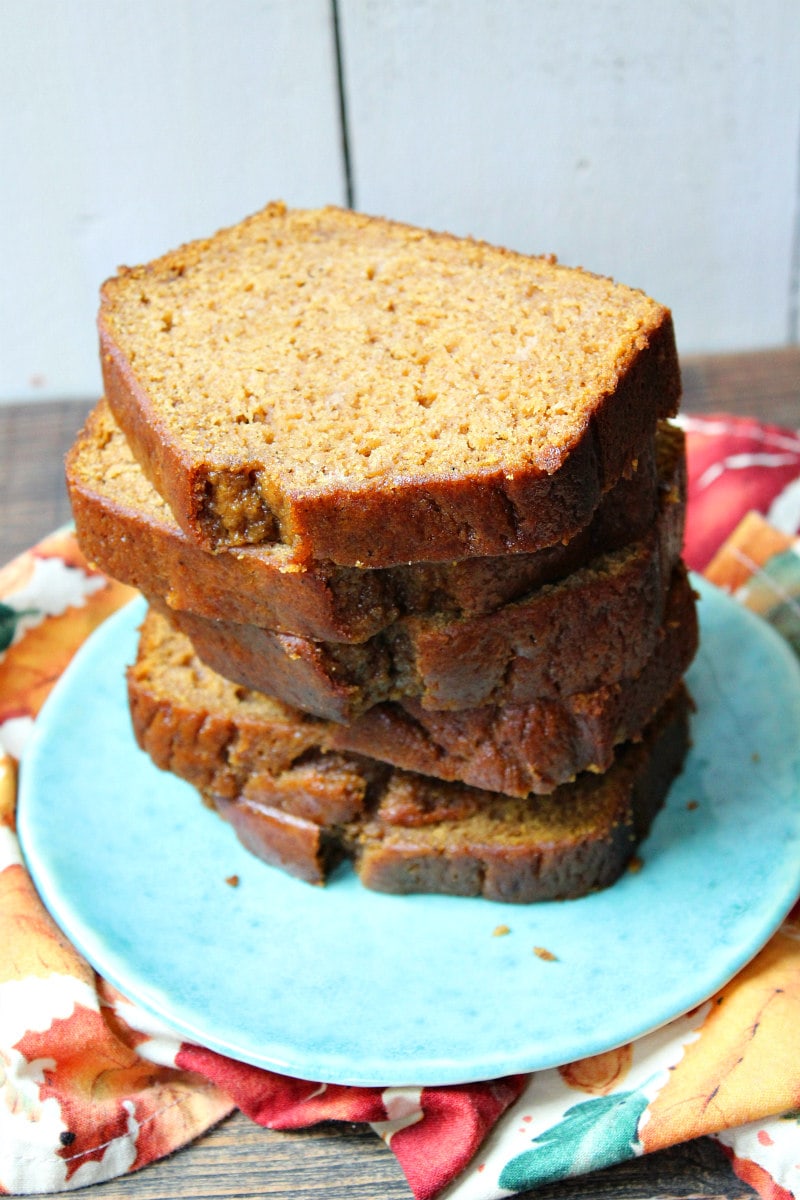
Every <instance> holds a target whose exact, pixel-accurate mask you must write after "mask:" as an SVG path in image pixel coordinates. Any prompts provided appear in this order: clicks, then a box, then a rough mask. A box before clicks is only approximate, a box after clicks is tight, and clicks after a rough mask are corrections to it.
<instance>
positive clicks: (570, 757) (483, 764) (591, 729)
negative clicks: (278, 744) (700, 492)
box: [326, 588, 698, 796]
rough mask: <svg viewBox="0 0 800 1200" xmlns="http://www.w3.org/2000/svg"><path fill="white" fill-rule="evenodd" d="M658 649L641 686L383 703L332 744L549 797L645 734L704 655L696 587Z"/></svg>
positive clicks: (675, 612) (670, 616)
mask: <svg viewBox="0 0 800 1200" xmlns="http://www.w3.org/2000/svg"><path fill="white" fill-rule="evenodd" d="M671 599H672V600H673V601H674V603H671V605H670V608H669V609H668V612H667V618H666V621H665V623H664V625H663V626H662V630H661V634H660V636H659V640H658V643H657V645H656V648H655V651H654V652H653V654H652V655H651V657H650V659H649V660H648V662H647V663H646V665H645V666H644V668H643V669H642V670H641V671H640V672H639V674H638V675H636V676H635V677H633V678H632V679H626V680H621V681H620V682H618V683H615V684H611V685H607V686H604V687H600V688H598V689H597V690H596V691H593V692H583V693H578V694H575V695H572V696H567V697H560V698H559V699H557V700H541V701H534V702H532V703H529V704H506V705H503V706H498V707H491V706H487V707H483V708H473V709H466V710H464V711H462V712H444V713H442V712H432V711H430V710H427V709H423V708H422V707H421V705H420V704H419V703H417V702H415V701H413V700H404V701H402V702H394V703H387V704H377V705H375V706H374V707H373V708H371V709H368V710H367V711H366V712H365V713H363V714H362V715H361V716H360V717H358V718H356V719H355V720H354V721H352V722H351V723H350V724H348V725H339V724H337V725H333V724H329V725H328V727H327V728H328V730H329V732H328V734H327V738H326V744H327V745H328V746H331V747H336V748H338V749H343V750H349V751H355V752H356V753H360V754H367V755H370V756H371V757H373V758H377V759H380V760H382V761H385V762H389V763H391V764H392V765H393V766H396V767H401V768H403V769H405V770H411V771H416V772H419V773H421V774H424V775H431V776H433V777H435V778H438V779H446V780H458V781H460V782H463V783H469V784H471V785H472V786H473V787H478V788H485V789H486V790H487V791H497V792H502V793H504V794H506V795H511V796H527V795H530V794H537V795H545V794H547V793H548V792H551V791H553V790H554V789H555V788H556V787H558V786H560V785H561V784H562V783H565V782H567V781H568V780H570V779H572V778H574V776H575V775H576V774H577V773H578V772H580V771H585V770H593V771H604V770H606V768H607V767H608V766H609V764H610V763H611V761H612V759H613V755H614V747H615V746H617V745H619V744H620V743H621V742H625V741H628V740H630V739H631V738H635V737H637V736H638V735H639V733H640V731H641V730H642V729H643V728H644V727H645V725H647V723H648V722H649V721H650V720H651V719H652V718H653V716H654V714H655V713H656V712H657V711H658V709H659V708H660V707H661V705H662V704H663V703H664V702H665V701H666V699H667V697H668V696H669V695H670V694H671V693H672V692H673V691H674V690H675V688H676V687H677V686H678V684H679V682H680V680H681V679H682V677H683V675H684V673H685V672H686V670H687V669H688V667H689V665H690V663H691V661H692V659H693V657H694V654H695V652H696V649H697V641H698V629H697V617H696V612H695V606H694V599H693V594H692V592H691V589H689V588H680V589H678V590H676V591H674V592H673V596H672V598H671Z"/></svg>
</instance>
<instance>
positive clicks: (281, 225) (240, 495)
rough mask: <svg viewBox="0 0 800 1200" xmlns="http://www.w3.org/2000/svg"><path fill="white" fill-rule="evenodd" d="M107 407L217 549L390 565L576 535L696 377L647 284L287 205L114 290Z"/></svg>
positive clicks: (163, 487) (107, 309)
mask: <svg viewBox="0 0 800 1200" xmlns="http://www.w3.org/2000/svg"><path fill="white" fill-rule="evenodd" d="M99 334H100V343H101V360H102V368H103V377H104V383H105V389H106V395H107V397H108V400H109V403H110V405H111V408H112V409H113V411H114V413H115V416H116V418H117V420H118V421H119V424H120V426H121V428H122V430H123V432H124V433H125V435H126V437H127V438H128V440H129V442H130V444H131V446H132V448H133V450H134V453H135V454H136V457H137V458H138V459H139V461H140V462H141V464H142V466H143V467H144V469H145V471H146V473H147V474H148V476H149V477H150V479H151V480H152V482H153V483H154V485H155V487H156V488H157V490H158V492H159V493H160V494H161V496H162V497H163V498H164V499H165V500H166V502H167V503H168V505H169V506H170V508H171V510H172V512H173V514H174V516H175V518H176V520H177V521H178V523H179V524H180V525H181V527H182V528H183V529H184V530H185V531H186V532H187V534H189V535H190V536H192V537H193V538H195V539H196V540H197V541H198V542H199V543H200V544H202V545H204V546H206V547H208V548H216V547H219V546H225V545H227V546H231V545H248V544H263V543H274V542H279V543H283V544H285V545H286V546H287V547H288V548H289V553H290V555H291V557H292V559H293V560H294V561H297V562H303V561H307V560H308V559H310V558H314V559H317V560H325V561H328V560H329V561H332V562H336V563H340V564H344V565H356V566H363V565H366V566H374V567H377V566H387V565H390V564H394V563H401V562H411V561H420V560H423V561H444V560H447V559H460V558H465V557H472V556H483V555H499V554H504V553H509V552H519V551H534V550H538V549H540V548H541V547H543V546H549V545H553V544H555V543H556V542H559V541H562V540H567V539H569V538H570V537H572V536H573V535H574V534H575V533H576V532H577V531H578V530H580V529H582V528H583V527H584V526H585V525H586V524H587V523H588V522H589V521H590V519H591V517H592V514H593V513H594V511H595V510H596V508H597V505H598V503H599V501H600V498H601V496H602V495H603V493H604V492H605V491H607V490H608V488H609V487H611V486H613V484H614V483H616V481H617V480H618V479H619V478H620V477H621V476H622V475H624V474H625V473H626V472H628V471H629V470H630V469H631V464H632V462H633V460H634V459H635V458H636V457H637V455H638V454H639V453H641V452H642V451H643V449H644V447H645V446H646V445H647V444H648V442H649V440H650V439H651V437H652V433H653V430H654V427H655V423H656V420H657V419H658V418H660V417H666V416H670V415H673V414H674V413H675V411H676V409H677V405H678V400H679V395H680V377H679V368H678V361H677V353H676V348H675V341H674V334H673V327H672V320H671V316H670V313H669V311H668V310H667V309H666V308H664V307H663V306H662V305H659V304H657V303H656V302H655V301H653V300H651V299H649V298H648V297H647V296H645V295H644V294H643V293H642V292H639V291H636V290H634V289H631V288H628V287H625V286H623V285H621V284H618V283H615V282H613V281H612V280H609V279H604V278H601V277H598V276H596V275H591V274H589V273H588V272H586V271H583V270H579V269H572V268H567V267H564V266H560V265H559V264H557V263H556V262H555V261H554V260H553V259H552V258H551V257H550V258H548V257H543V258H532V257H527V256H525V255H521V254H515V253H511V252H509V251H507V250H503V249H500V248H497V247H492V246H488V245H486V244H484V243H480V242H476V241H472V240H470V239H467V238H456V237H452V236H450V235H447V234H437V233H431V232H427V231H425V230H421V229H415V228H411V227H409V226H405V225H401V224H398V223H395V222H390V221H387V220H383V219H380V218H373V217H368V216H364V215H361V214H357V213H353V212H349V211H344V210H341V209H335V208H325V209H321V210H313V211H293V210H288V209H287V208H286V207H285V206H284V205H282V204H271V205H269V206H268V207H267V208H266V209H264V210H263V211H262V212H260V213H257V214H255V215H254V216H252V217H250V218H248V219H246V220H244V221H242V222H241V223H240V224H238V225H236V226H234V227H232V228H228V229H224V230H221V231H220V232H218V233H217V234H215V235H214V236H213V237H210V238H207V239H205V240H201V241H196V242H192V243H190V244H188V245H186V246H183V247H181V248H180V249H178V250H175V251H173V252H172V253H170V254H166V255H164V256H163V257H162V258H160V259H157V260H155V261H154V262H151V263H149V264H147V265H145V266H139V267H133V268H121V269H120V271H119V273H118V274H117V276H116V277H115V278H113V279H110V280H108V281H107V282H106V283H105V284H104V286H103V289H102V294H101V306H100V313H99Z"/></svg>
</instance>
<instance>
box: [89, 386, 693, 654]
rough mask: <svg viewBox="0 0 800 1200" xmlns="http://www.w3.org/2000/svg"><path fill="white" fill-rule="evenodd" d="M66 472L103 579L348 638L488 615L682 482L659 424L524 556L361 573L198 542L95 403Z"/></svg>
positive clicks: (642, 527) (677, 445)
mask: <svg viewBox="0 0 800 1200" xmlns="http://www.w3.org/2000/svg"><path fill="white" fill-rule="evenodd" d="M66 478H67V486H68V490H69V496H70V502H71V504H72V511H73V515H74V518H75V524H76V530H77V534H78V538H79V541H80V544H81V547H82V549H83V551H84V553H85V554H86V556H87V558H89V560H90V561H93V562H95V563H97V565H98V566H99V567H100V568H101V569H102V570H103V571H105V572H106V573H107V574H108V575H111V576H112V577H113V578H115V579H120V580H122V581H123V582H125V583H128V584H130V585H131V586H132V587H136V588H139V589H140V590H142V591H146V592H147V593H148V594H150V595H151V596H158V597H161V598H162V599H163V600H164V601H165V602H166V603H167V604H168V605H169V606H170V608H172V609H175V610H179V611H180V610H186V611H189V612H192V613H195V614H197V615H198V616H204V617H209V618H211V619H219V618H222V617H224V618H225V619H227V620H230V621H235V622H238V623H239V624H252V625H257V626H260V627H262V628H266V629H271V630H274V631H275V632H277V633H289V634H295V635H297V636H298V637H306V638H311V639H314V640H317V641H334V642H355V643H358V642H364V641H366V640H367V639H368V638H370V637H374V636H375V635H376V634H378V633H379V632H380V631H381V630H382V629H385V628H386V627H387V626H388V625H390V624H392V622H394V621H396V620H397V619H398V618H400V617H402V616H404V615H410V616H414V615H425V614H427V613H431V612H435V611H439V612H445V613H448V614H450V615H451V616H452V617H454V618H456V617H463V618H464V619H470V618H472V617H479V616H481V615H484V614H486V613H490V612H493V611H495V610H496V609H498V608H500V607H501V606H502V605H504V604H508V603H511V602H513V601H515V600H517V599H519V598H521V597H522V596H524V595H526V594H527V593H528V592H529V591H531V590H532V589H533V588H536V587H540V586H542V585H543V584H547V583H553V582H555V581H557V580H559V579H562V578H564V577H565V576H566V575H567V574H569V573H570V572H571V571H572V570H575V569H577V568H578V567H580V566H582V565H584V563H586V562H587V561H588V560H589V559H590V558H593V557H595V556H596V555H598V554H602V553H605V552H610V551H614V550H617V549H619V548H620V547H621V546H623V545H627V544H628V543H629V542H631V541H635V540H636V539H637V538H639V537H641V536H643V535H644V534H645V532H646V530H647V529H648V528H649V527H650V525H651V524H652V522H653V521H654V520H655V519H656V515H657V508H658V505H659V502H660V500H663V496H664V493H665V492H667V493H670V494H672V495H673V496H674V497H677V498H682V497H683V496H685V487H686V481H685V461H684V438H683V434H682V432H681V430H680V429H678V428H677V427H674V426H669V425H667V424H662V425H661V426H660V427H659V430H658V433H657V437H656V441H655V446H648V447H647V450H646V451H645V452H643V454H642V455H641V456H640V458H639V459H638V462H637V464H636V469H635V471H633V472H632V474H631V475H630V477H628V478H625V477H623V478H622V479H620V480H619V482H618V483H617V484H616V485H615V486H614V488H612V489H610V490H609V491H608V492H607V493H606V495H605V496H604V497H603V500H602V502H601V504H600V507H599V508H598V510H597V512H596V514H595V516H594V519H593V521H592V522H591V523H590V525H588V526H586V527H585V528H584V529H582V530H581V531H580V532H579V533H578V534H577V535H576V536H575V537H574V538H572V539H571V540H570V541H569V542H567V543H562V542H559V543H558V544H557V545H555V546H552V547H548V548H546V549H544V550H542V551H539V552H538V553H533V554H523V553H520V554H511V555H505V556H502V557H499V558H498V557H492V558H486V557H476V558H471V559H460V560H457V561H453V562H442V563H411V564H402V565H400V566H395V567H388V568H385V569H383V570H362V569H359V568H355V567H338V566H336V565H335V564H332V563H325V562H312V563H308V564H306V565H305V567H304V568H300V569H298V568H297V566H296V565H295V564H292V563H291V562H290V561H289V556H288V555H287V554H286V552H285V551H286V548H285V547H242V548H239V549H236V550H220V551H219V552H218V553H215V554H213V555H212V554H210V553H208V552H207V551H204V550H203V549H201V548H200V547H199V546H197V545H196V544H195V543H194V542H192V541H191V540H190V539H188V538H187V537H186V536H185V534H183V532H182V531H181V530H180V527H179V526H178V525H177V523H176V522H175V520H174V518H173V517H172V514H171V513H170V511H169V509H168V508H167V506H166V505H165V504H164V502H163V501H162V500H161V498H160V497H159V496H158V494H157V492H156V491H155V490H154V489H153V487H152V485H150V484H149V482H148V481H147V480H146V478H145V476H144V475H143V473H142V471H141V468H140V467H139V465H138V463H137V461H136V459H135V458H134V457H133V455H132V454H131V452H130V449H129V447H128V445H127V443H126V442H125V439H124V437H123V435H122V433H121V432H120V430H119V427H118V426H117V425H116V423H115V422H114V419H113V416H112V415H111V413H110V411H109V409H108V406H107V405H106V404H105V403H104V402H102V403H101V404H99V405H98V406H97V408H96V409H95V410H93V412H92V413H91V414H90V416H89V418H88V419H87V422H86V424H85V426H84V428H83V430H82V431H81V433H80V435H79V437H78V438H77V439H76V441H75V443H74V444H73V446H72V448H71V449H70V451H69V453H68V455H67V460H66Z"/></svg>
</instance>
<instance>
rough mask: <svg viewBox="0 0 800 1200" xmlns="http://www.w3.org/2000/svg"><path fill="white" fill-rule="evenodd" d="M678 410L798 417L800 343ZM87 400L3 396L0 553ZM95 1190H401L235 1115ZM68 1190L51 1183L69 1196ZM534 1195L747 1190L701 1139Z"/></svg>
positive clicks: (332, 1152)
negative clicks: (29, 400) (21, 401)
mask: <svg viewBox="0 0 800 1200" xmlns="http://www.w3.org/2000/svg"><path fill="white" fill-rule="evenodd" d="M683 375H684V389H685V397H684V409H685V411H687V412H699V413H709V412H719V411H725V412H733V413H737V414H739V415H742V416H760V417H761V418H762V419H765V420H770V421H773V422H775V423H778V424H782V425H787V426H789V427H792V428H794V427H797V426H798V425H800V348H798V347H793V348H789V349H785V350H776V351H768V352H762V353H748V354H735V355H725V356H702V357H700V356H698V357H692V358H686V359H684V361H683ZM90 406H91V402H90V401H86V402H80V401H70V402H63V403H57V402H56V403H37V404H29V405H8V406H5V407H3V406H0V512H2V521H1V522H0V562H5V561H6V560H7V559H8V558H10V557H11V556H12V555H13V554H14V553H16V552H17V551H19V550H22V549H24V548H25V547H27V546H29V545H31V544H32V543H33V542H35V541H36V540H37V539H38V538H40V537H42V536H44V535H45V534H46V533H48V532H50V531H51V530H52V529H54V528H56V527H58V526H59V525H60V524H62V523H63V522H64V521H65V520H67V519H68V516H69V510H68V504H67V499H66V492H65V489H64V484H63V470H62V460H63V456H64V453H65V452H66V449H67V447H68V446H69V444H70V442H71V440H72V438H73V436H74V434H75V432H76V431H77V429H78V428H79V426H80V424H81V422H82V420H83V417H84V415H85V413H86V412H87V411H88V409H89V407H90ZM87 1194H89V1195H91V1196H92V1197H95V1196H96V1197H98V1200H100V1198H101V1197H102V1200H162V1198H163V1197H166V1196H171V1197H181V1198H185V1200H222V1198H223V1197H241V1198H242V1200H251V1198H253V1200H255V1197H257V1196H258V1197H260V1196H270V1197H273V1200H289V1197H292V1198H297V1197H308V1198H309V1200H322V1198H325V1200H330V1198H333V1197H336V1198H337V1200H338V1198H340V1197H345V1196H347V1197H355V1198H358V1197H364V1198H365V1200H366V1198H367V1197H369V1198H370V1200H400V1198H401V1197H405V1198H406V1200H407V1198H408V1196H409V1195H410V1191H409V1188H408V1186H407V1184H406V1182H405V1179H404V1177H403V1174H402V1172H401V1170H400V1168H399V1166H398V1164H397V1162H396V1160H395V1158H394V1156H393V1154H392V1153H391V1151H390V1150H389V1149H388V1148H387V1147H386V1146H385V1145H384V1144H383V1142H381V1141H380V1139H379V1138H378V1137H376V1136H375V1135H374V1134H373V1133H372V1132H371V1131H370V1130H367V1129H363V1128H360V1127H357V1126H352V1125H335V1126H334V1125H325V1126H321V1127H318V1128H316V1129H312V1130H304V1131H301V1132H299V1133H291V1134H282V1133H275V1132H273V1131H271V1130H266V1129H261V1128H259V1127H258V1126H256V1125H254V1124H253V1123H252V1122H250V1121H249V1120H247V1119H246V1118H245V1117H243V1116H242V1115H241V1114H238V1113H237V1114H235V1115H234V1116H233V1117H231V1118H229V1119H228V1120H227V1121H224V1122H222V1124H221V1125H219V1126H217V1128H215V1129H213V1130H211V1131H210V1132H209V1133H208V1134H206V1135H205V1136H204V1137H202V1138H200V1139H199V1140H198V1141H197V1142H195V1143H194V1144H193V1145H192V1146H190V1147H188V1148H187V1149H185V1150H183V1151H181V1152H179V1153H177V1154H175V1155H173V1156H172V1157H170V1158H169V1159H165V1160H163V1161H161V1162H158V1163H154V1164H152V1165H151V1166H150V1167H147V1168H146V1169H145V1170H143V1171H141V1172H139V1173H137V1174H135V1175H131V1176H127V1177H124V1178H122V1179H118V1180H111V1181H110V1182H109V1183H105V1184H99V1185H96V1186H95V1187H93V1188H92V1189H91V1191H90V1192H89V1193H87ZM68 1195H69V1196H74V1195H75V1193H74V1192H64V1193H58V1196H61V1197H63V1198H64V1200H66V1197H67V1196H68ZM533 1195H535V1196H536V1197H538V1198H539V1200H590V1198H592V1200H595V1198H597V1200H601V1198H608V1200H670V1198H677V1197H682V1198H685V1200H690V1198H694V1200H744V1198H745V1197H753V1196H755V1192H753V1191H752V1190H751V1189H750V1188H749V1187H747V1185H745V1184H743V1183H742V1182H741V1181H740V1180H738V1179H737V1178H736V1177H735V1175H734V1174H733V1172H732V1171H731V1169H730V1166H729V1164H728V1162H727V1159H726V1158H725V1156H724V1155H723V1153H722V1151H721V1150H720V1149H719V1147H718V1146H716V1145H715V1144H714V1143H712V1142H711V1141H709V1140H708V1139H701V1140H699V1141H696V1142H692V1143H689V1144H687V1145H685V1146H680V1147H676V1148H674V1149H671V1150H667V1151H663V1152H661V1153H659V1154H653V1155H649V1156H647V1157H645V1158H642V1159H635V1160H632V1161H630V1162H627V1163H622V1164H620V1165H619V1166H617V1167H613V1168H611V1169H609V1170H607V1171H603V1172H599V1173H595V1174H593V1175H587V1176H583V1177H579V1178H577V1179H575V1180H572V1181H567V1182H563V1183H560V1184H558V1185H554V1186H552V1187H546V1188H543V1189H541V1190H539V1191H537V1192H536V1193H531V1196H533Z"/></svg>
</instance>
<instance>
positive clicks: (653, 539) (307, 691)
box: [146, 489, 688, 721]
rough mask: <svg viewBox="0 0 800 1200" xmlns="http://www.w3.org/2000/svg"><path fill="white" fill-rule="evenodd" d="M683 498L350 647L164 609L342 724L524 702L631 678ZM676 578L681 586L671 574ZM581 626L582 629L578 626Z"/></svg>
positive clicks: (217, 665) (289, 697)
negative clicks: (505, 589) (545, 581)
mask: <svg viewBox="0 0 800 1200" xmlns="http://www.w3.org/2000/svg"><path fill="white" fill-rule="evenodd" d="M683 518H684V504H683V503H682V501H681V500H679V499H677V498H676V497H675V492H674V490H672V489H670V490H669V491H667V492H665V493H664V497H663V504H662V511H661V513H660V516H659V520H658V521H657V522H655V523H654V525H653V527H652V529H651V530H650V531H649V534H648V536H647V537H645V538H642V539H641V540H640V541H638V542H635V543H633V545H629V546H626V547H624V548H623V549H622V550H619V551H616V552H614V553H609V554H605V555H601V556H600V557H599V558H597V559H595V560H593V561H591V562H589V563H587V564H586V566H584V567H582V568H580V569H578V570H576V571H574V572H573V573H572V574H570V575H569V576H568V577H567V578H566V579H563V580H560V581H559V582H558V583H554V584H549V585H546V586H544V587H542V588H539V589H537V590H536V591H533V592H531V593H530V594H529V595H527V596H526V597H524V598H522V599H520V600H516V601H515V602H514V603H512V604H507V605H503V606H501V607H500V608H498V609H496V610H495V611H494V612H492V613H489V614H487V615H485V616H481V617H473V618H471V619H464V618H457V617H456V618H453V617H451V616H450V615H449V614H447V613H439V614H434V615H431V616H426V617H406V618H402V619H400V620H398V621H397V622H395V623H394V624H392V625H389V626H388V627H387V628H386V629H385V630H384V631H383V632H382V633H381V634H379V635H378V636H376V637H374V638H370V639H369V640H368V641H367V642H364V643H362V644H360V645H357V646H352V645H344V644H340V643H336V642H316V641H310V640H308V639H305V638H299V637H295V636H292V635H289V634H283V633H275V632H273V631H272V630H269V629H261V628H260V627H258V626H255V625H242V624H239V623H236V622H232V621H227V620H209V619H208V618H206V617H202V616H199V615H197V614H195V613H190V612H185V611H184V612H181V611H175V612H171V613H170V611H169V609H168V607H167V606H166V605H165V604H164V602H163V601H161V600H160V599H159V598H158V597H157V596H155V595H153V594H152V593H150V591H149V588H146V592H147V594H148V599H149V600H150V603H151V604H152V605H153V606H154V607H156V608H158V609H159V611H161V612H163V613H164V615H170V616H171V619H172V620H173V621H174V623H175V625H176V626H177V628H178V629H180V630H181V631H182V632H183V633H185V634H186V635H187V637H189V639H190V640H191V642H192V644H193V646H194V649H195V651H196V652H197V653H198V654H199V656H200V657H201V658H202V659H203V661H204V662H206V663H208V665H209V666H210V667H212V668H213V670H215V671H217V672H218V673H219V674H221V675H224V676H225V677H226V678H228V679H232V680H234V681H235V682H236V683H240V684H242V685H244V686H245V687H249V688H253V689H254V690H256V691H261V692H267V693H268V694H269V695H271V696H275V697H276V698H277V699H279V700H282V701H283V702H284V703H286V704H290V705H293V706H295V707H297V708H302V709H304V710H305V711H307V712H311V713H314V714H315V715H317V716H321V717H326V718H329V719H331V720H334V721H349V720H352V719H354V718H355V717H357V716H359V715H360V714H361V713H362V712H364V711H366V710H367V709H368V708H371V707H372V706H373V705H374V704H379V703H383V702H385V701H389V700H402V699H404V698H415V699H416V700H417V701H418V702H419V704H420V705H421V706H422V707H423V708H425V709H430V710H433V711H437V710H443V711H446V710H451V709H456V710H457V709H464V708H477V707H479V706H483V705H501V704H526V703H530V702H532V701H534V700H545V699H556V698H558V697H560V696H564V695H570V694H572V693H575V692H586V691H591V690H593V689H595V688H598V687H600V686H601V684H612V683H616V682H617V681H618V680H620V679H623V678H631V677H632V676H634V675H636V674H637V673H638V672H639V671H640V670H641V669H642V668H643V666H644V665H645V663H646V661H647V659H648V658H649V657H650V655H651V653H652V652H653V649H654V647H655V644H656V641H657V638H658V636H659V630H660V628H661V624H662V621H663V618H664V613H665V607H666V604H667V598H668V594H669V591H670V586H671V584H672V581H673V571H674V569H675V567H676V564H677V562H678V559H679V556H680V552H681V546H682V542H683ZM675 586H676V587H684V588H686V587H688V584H687V582H686V579H685V576H684V575H683V573H682V572H679V573H678V576H677V577H676V580H675ZM582 630H591V638H583V637H581V636H580V633H579V632H578V634H577V635H576V631H582Z"/></svg>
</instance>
